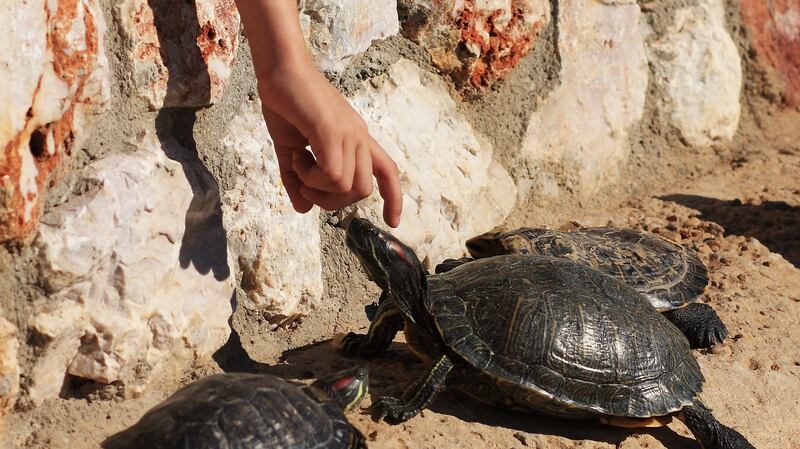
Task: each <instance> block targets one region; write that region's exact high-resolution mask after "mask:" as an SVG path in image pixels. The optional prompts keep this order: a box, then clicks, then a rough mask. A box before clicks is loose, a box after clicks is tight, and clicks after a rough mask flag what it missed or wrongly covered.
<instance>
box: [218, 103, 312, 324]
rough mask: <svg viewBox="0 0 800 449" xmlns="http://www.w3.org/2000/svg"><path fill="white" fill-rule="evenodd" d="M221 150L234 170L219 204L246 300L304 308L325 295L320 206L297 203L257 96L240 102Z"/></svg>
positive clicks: (286, 310)
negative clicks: (304, 207)
mask: <svg viewBox="0 0 800 449" xmlns="http://www.w3.org/2000/svg"><path fill="white" fill-rule="evenodd" d="M221 151H222V152H223V154H226V155H228V156H227V157H228V158H229V159H230V160H232V161H233V163H232V164H233V167H234V170H235V173H234V174H233V183H234V185H233V187H232V188H231V189H229V190H225V191H223V192H222V210H223V212H224V223H225V229H226V230H227V231H228V240H229V242H230V248H231V251H232V252H233V255H234V259H235V260H237V261H238V263H239V270H240V271H241V286H242V288H243V290H244V291H245V292H246V293H247V301H246V302H245V303H244V304H243V305H244V306H245V307H247V308H250V309H258V310H263V311H265V312H267V314H268V315H270V316H271V317H272V318H274V319H276V320H279V319H281V318H284V317H291V316H292V315H295V314H305V313H307V312H308V311H309V310H310V309H313V308H314V307H315V306H316V305H317V303H318V302H319V299H320V298H321V297H322V288H323V287H322V261H321V250H320V234H319V219H318V215H319V213H318V209H317V208H314V209H312V210H311V211H310V212H308V213H306V214H298V213H297V212H295V210H294V209H293V208H292V204H291V202H290V201H289V197H288V195H287V194H286V190H285V189H284V188H283V184H282V183H281V178H280V172H279V171H278V160H277V158H276V157H275V149H274V147H273V144H272V138H271V137H270V136H269V133H268V131H267V126H266V124H265V123H264V118H263V116H262V115H261V105H260V103H259V102H258V101H254V102H251V103H246V104H244V105H243V106H242V109H241V111H240V112H239V113H238V114H237V115H236V117H235V118H234V119H233V120H232V121H231V123H230V124H229V126H228V133H227V135H226V136H225V137H224V138H223V139H222V149H221Z"/></svg>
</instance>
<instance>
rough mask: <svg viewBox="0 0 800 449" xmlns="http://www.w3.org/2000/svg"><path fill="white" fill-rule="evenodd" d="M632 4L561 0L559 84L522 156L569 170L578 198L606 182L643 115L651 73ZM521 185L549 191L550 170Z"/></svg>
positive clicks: (533, 121)
mask: <svg viewBox="0 0 800 449" xmlns="http://www.w3.org/2000/svg"><path fill="white" fill-rule="evenodd" d="M640 21H641V11H640V10H639V6H638V5H637V4H636V2H634V1H616V2H600V1H597V0H565V1H561V2H559V15H558V51H559V54H560V56H561V84H560V85H559V86H558V87H557V88H556V89H555V90H554V91H553V92H551V93H550V95H549V96H548V98H547V99H546V100H545V103H544V104H543V105H542V106H541V107H540V108H539V110H537V111H535V112H534V113H533V114H532V115H531V117H530V122H529V125H528V131H527V135H526V136H525V139H524V142H523V145H522V153H521V156H522V158H523V159H526V160H527V161H529V162H531V163H532V165H535V166H541V165H543V164H551V165H552V166H558V167H559V170H563V171H565V172H566V173H567V177H569V178H570V181H571V184H572V185H573V186H574V188H575V189H576V190H578V191H579V192H581V193H582V194H591V193H593V192H596V191H597V189H599V188H600V187H602V186H603V185H607V184H608V183H609V182H610V181H611V180H612V179H613V178H614V176H615V174H616V173H617V170H618V168H619V167H620V166H621V165H622V164H623V163H624V161H625V160H626V158H627V156H628V153H629V149H630V146H629V143H628V130H629V129H630V128H631V127H632V126H633V125H634V124H635V123H637V121H638V120H639V119H641V117H642V114H643V112H644V101H645V92H646V90H647V80H648V69H647V59H646V55H645V49H644V41H643V37H642V34H641V32H640ZM555 171H556V170H551V171H550V172H549V173H542V174H541V175H540V178H539V179H536V178H534V179H531V180H522V181H521V183H520V189H521V190H523V191H525V190H527V189H529V188H530V187H531V186H535V188H537V189H539V190H541V191H542V192H543V193H545V194H547V193H549V192H553V191H554V190H557V189H556V188H555V187H554V185H555V183H556V181H555V180H554V179H552V178H551V176H552V175H551V174H550V173H552V172H555Z"/></svg>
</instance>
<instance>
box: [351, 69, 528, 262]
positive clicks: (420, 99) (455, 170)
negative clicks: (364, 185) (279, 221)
mask: <svg viewBox="0 0 800 449" xmlns="http://www.w3.org/2000/svg"><path fill="white" fill-rule="evenodd" d="M376 82H377V83H379V84H378V85H377V87H372V85H369V86H366V87H365V90H364V91H363V92H361V93H359V94H357V95H356V96H355V97H354V98H353V99H352V104H353V105H354V107H355V109H356V110H357V111H358V112H359V113H360V114H362V116H363V117H364V120H365V121H366V122H367V124H368V125H369V129H370V132H371V134H372V135H373V136H374V137H375V139H376V140H377V141H378V142H379V143H380V144H381V146H383V148H384V149H385V150H386V152H387V153H388V154H389V156H391V157H392V159H394V161H395V162H396V163H397V165H398V167H399V169H400V179H401V183H402V186H403V217H402V222H401V224H400V227H399V228H398V229H397V230H395V231H393V233H394V234H395V235H396V236H397V237H398V238H399V239H401V240H402V241H403V242H405V243H407V244H408V245H410V246H411V247H412V248H413V249H414V250H415V251H416V252H417V255H418V256H419V258H420V260H422V261H423V263H424V264H425V265H426V266H427V267H429V268H430V267H431V266H433V265H435V264H437V263H439V262H441V261H442V260H443V259H445V258H448V257H459V256H461V255H462V254H464V242H465V240H466V239H468V238H470V237H473V236H475V235H476V234H479V233H481V232H485V231H488V230H489V229H492V228H493V227H494V226H496V225H497V224H499V223H500V222H502V221H503V219H505V217H506V216H507V215H508V214H509V213H510V212H511V209H512V207H513V206H514V203H515V201H516V187H515V186H514V183H513V181H512V180H511V177H510V176H509V174H508V172H506V170H505V169H504V168H503V167H502V166H500V165H499V164H498V163H496V162H495V161H494V160H493V159H492V153H493V150H492V146H491V144H490V143H489V142H487V141H486V139H484V138H483V137H482V136H481V135H480V134H478V133H477V132H476V131H475V130H474V129H473V128H472V126H471V125H470V124H469V123H468V122H467V120H466V119H465V118H464V117H463V116H462V115H461V113H459V112H458V111H457V110H456V104H455V102H454V101H453V99H452V98H451V97H450V95H449V93H448V90H447V88H446V87H445V85H444V83H443V82H442V81H441V80H440V79H439V78H437V77H435V76H433V75H430V74H425V73H423V72H422V71H421V70H420V69H419V68H418V67H417V66H416V65H414V63H412V62H410V61H408V60H404V59H401V60H400V61H399V62H397V63H396V64H395V65H394V66H393V67H391V68H390V70H389V71H388V73H387V74H386V75H384V76H383V78H382V79H379V80H375V79H373V80H371V83H376ZM360 205H361V206H363V207H362V209H363V210H365V212H366V213H365V215H366V216H367V217H369V218H371V219H372V220H373V221H374V222H375V223H379V224H380V223H382V219H381V218H380V217H382V213H381V210H382V207H383V201H382V200H381V199H380V197H379V195H378V193H377V189H376V191H375V193H373V195H372V196H371V197H370V198H368V199H366V200H364V201H363V202H362V203H361V204H360Z"/></svg>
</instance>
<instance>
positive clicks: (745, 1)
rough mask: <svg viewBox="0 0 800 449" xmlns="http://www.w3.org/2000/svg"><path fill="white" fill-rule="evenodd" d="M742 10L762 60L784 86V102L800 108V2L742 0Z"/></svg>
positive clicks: (787, 0) (788, 0) (743, 18)
mask: <svg viewBox="0 0 800 449" xmlns="http://www.w3.org/2000/svg"><path fill="white" fill-rule="evenodd" d="M739 8H740V10H741V14H742V20H743V21H744V23H745V25H746V26H747V27H748V28H749V29H750V31H751V33H752V38H753V46H754V47H755V49H756V52H757V53H758V59H759V60H760V61H761V64H763V65H765V66H766V67H769V68H771V69H772V71H773V72H775V73H777V75H778V77H779V78H780V79H781V81H782V83H783V84H784V86H782V87H783V89H782V91H783V92H782V96H783V102H784V103H785V104H786V105H787V106H790V107H794V106H800V37H799V36H800V0H770V1H764V0H741V1H740V4H739Z"/></svg>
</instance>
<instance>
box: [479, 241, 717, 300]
mask: <svg viewBox="0 0 800 449" xmlns="http://www.w3.org/2000/svg"><path fill="white" fill-rule="evenodd" d="M467 248H468V250H469V251H470V253H471V255H472V256H473V257H475V258H480V257H488V256H496V255H500V254H533V255H540V256H552V257H561V258H566V259H570V260H574V261H577V262H582V263H585V264H587V265H589V266H590V267H592V268H594V269H596V270H599V271H601V272H603V273H605V274H607V275H609V276H613V277H615V278H617V279H619V280H621V281H623V282H625V283H626V284H628V285H630V286H632V287H633V288H635V289H636V290H638V291H639V292H641V293H642V294H644V295H645V296H646V297H647V298H648V299H649V300H650V303H651V304H652V305H653V306H654V307H655V308H656V309H658V310H659V311H662V312H663V311H665V310H672V309H675V308H678V307H682V306H685V305H686V304H688V303H690V302H693V301H695V300H697V298H698V297H699V296H700V295H701V294H702V293H703V291H704V290H705V288H706V286H707V285H708V269H707V268H706V266H705V265H704V264H703V262H702V261H701V260H700V259H699V258H698V257H697V255H696V254H695V253H694V252H693V251H690V250H688V249H687V248H684V247H683V246H681V245H678V244H676V243H673V242H671V241H669V240H666V239H664V238H662V237H659V236H657V235H654V234H649V233H644V232H639V231H636V230H633V229H617V228H579V229H576V230H573V231H558V230H550V229H540V228H520V229H515V230H512V231H507V232H494V233H486V234H483V235H480V236H478V237H475V238H472V239H470V240H469V241H468V242H467Z"/></svg>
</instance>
